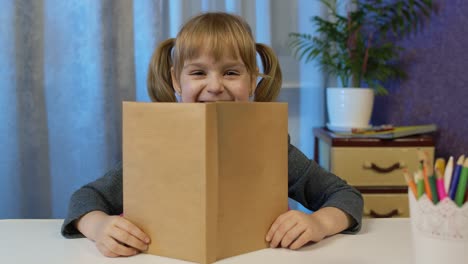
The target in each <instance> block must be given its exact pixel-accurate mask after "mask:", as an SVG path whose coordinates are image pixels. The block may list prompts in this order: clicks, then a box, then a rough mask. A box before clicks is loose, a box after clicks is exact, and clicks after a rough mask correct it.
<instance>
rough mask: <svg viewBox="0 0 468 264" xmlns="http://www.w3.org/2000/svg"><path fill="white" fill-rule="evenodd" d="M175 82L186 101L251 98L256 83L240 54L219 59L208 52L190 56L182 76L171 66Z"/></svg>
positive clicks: (182, 98) (178, 91)
mask: <svg viewBox="0 0 468 264" xmlns="http://www.w3.org/2000/svg"><path fill="white" fill-rule="evenodd" d="M171 73H172V83H173V85H174V89H175V90H176V92H177V93H179V94H180V95H181V100H182V102H184V103H193V102H216V101H240V102H245V101H248V100H249V96H250V95H251V94H253V92H254V90H255V87H256V80H255V77H254V76H252V75H251V74H250V73H249V72H248V71H247V68H246V67H245V65H244V63H243V62H242V60H241V59H240V58H238V59H233V58H229V57H227V56H225V57H223V58H221V59H220V60H218V61H215V60H214V58H213V57H212V56H210V55H208V54H207V53H206V52H204V53H203V54H202V55H201V56H200V57H198V58H196V59H193V60H186V61H185V62H184V66H183V69H182V72H181V73H180V75H179V76H180V79H179V80H177V79H176V78H175V75H174V69H172V70H171Z"/></svg>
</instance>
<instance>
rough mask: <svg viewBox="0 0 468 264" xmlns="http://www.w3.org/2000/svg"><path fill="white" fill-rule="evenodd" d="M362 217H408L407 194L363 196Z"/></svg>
mask: <svg viewBox="0 0 468 264" xmlns="http://www.w3.org/2000/svg"><path fill="white" fill-rule="evenodd" d="M362 196H363V198H364V217H369V218H383V217H409V204H408V194H404V193H401V194H363V195H362Z"/></svg>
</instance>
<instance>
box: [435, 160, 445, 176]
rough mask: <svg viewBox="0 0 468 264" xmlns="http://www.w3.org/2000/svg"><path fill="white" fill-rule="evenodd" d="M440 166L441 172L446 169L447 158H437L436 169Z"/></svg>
mask: <svg viewBox="0 0 468 264" xmlns="http://www.w3.org/2000/svg"><path fill="white" fill-rule="evenodd" d="M436 168H439V171H440V173H441V174H442V173H444V171H445V160H444V159H443V158H437V159H436V161H435V163H434V169H436Z"/></svg>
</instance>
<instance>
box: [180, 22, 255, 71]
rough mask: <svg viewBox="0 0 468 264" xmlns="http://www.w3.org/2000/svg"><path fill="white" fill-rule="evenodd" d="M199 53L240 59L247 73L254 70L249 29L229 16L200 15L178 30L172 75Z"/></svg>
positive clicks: (218, 58) (253, 44)
mask: <svg viewBox="0 0 468 264" xmlns="http://www.w3.org/2000/svg"><path fill="white" fill-rule="evenodd" d="M203 54H207V55H209V56H212V57H213V58H214V59H215V60H220V59H221V58H222V57H223V58H224V57H228V58H231V59H234V60H237V59H240V60H242V62H243V63H244V64H245V66H246V68H247V70H248V71H249V72H250V73H255V72H256V69H257V62H256V49H255V41H254V40H253V37H252V33H251V31H250V28H249V27H248V25H246V24H244V23H243V22H242V21H241V20H240V19H238V18H237V17H235V16H232V15H225V14H223V15H221V14H214V15H205V16H200V17H197V18H195V19H194V20H193V21H192V23H188V24H186V25H185V26H184V27H183V28H182V29H181V31H180V32H179V35H178V36H177V39H176V44H175V49H174V54H173V59H174V60H173V61H174V68H175V70H176V73H175V74H176V75H177V76H178V75H179V73H180V72H181V70H182V68H183V66H184V61H185V60H193V59H196V58H198V57H200V56H201V55H203Z"/></svg>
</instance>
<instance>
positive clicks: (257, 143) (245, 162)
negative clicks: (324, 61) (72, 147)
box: [123, 102, 288, 263]
mask: <svg viewBox="0 0 468 264" xmlns="http://www.w3.org/2000/svg"><path fill="white" fill-rule="evenodd" d="M287 114H288V113H287V104H285V103H253V102H246V103H237V102H236V103H233V102H224V103H220V102H218V103H203V104H202V103H136V102H124V103H123V195H124V216H125V217H126V218H127V219H129V220H130V221H132V222H133V223H135V224H136V225H137V226H139V227H140V228H141V229H142V230H143V231H144V232H146V233H147V234H148V235H149V236H150V237H151V240H152V242H151V244H150V247H149V250H148V253H150V254H155V255H159V256H165V257H171V258H177V259H183V260H188V261H193V262H199V263H212V262H214V261H216V260H219V259H222V258H226V257H230V256H234V255H239V254H243V253H247V252H250V251H254V250H258V249H262V248H266V247H268V244H267V243H266V242H265V235H266V233H267V231H268V229H269V227H270V226H271V224H272V223H273V221H274V220H275V219H276V218H277V217H278V216H279V215H280V214H281V213H284V212H285V211H286V210H287V175H288V168H287V153H288V144H287V127H288V124H287V123H288V120H287Z"/></svg>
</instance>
